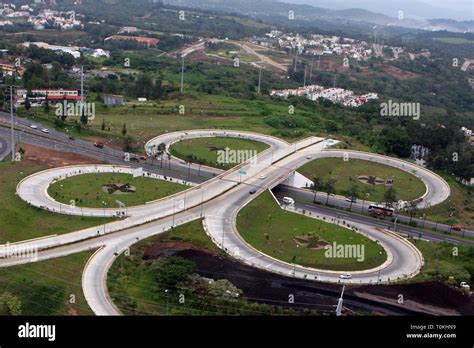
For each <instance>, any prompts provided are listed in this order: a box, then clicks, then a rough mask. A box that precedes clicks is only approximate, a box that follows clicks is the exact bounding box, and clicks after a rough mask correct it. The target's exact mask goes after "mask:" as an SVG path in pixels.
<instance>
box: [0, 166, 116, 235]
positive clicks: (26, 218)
mask: <svg viewBox="0 0 474 348" xmlns="http://www.w3.org/2000/svg"><path fill="white" fill-rule="evenodd" d="M44 169H47V168H46V166H44V165H40V164H37V163H35V162H33V161H30V160H23V161H22V162H19V163H14V164H12V163H10V162H0V172H1V176H0V221H1V225H0V243H6V242H10V243H13V242H18V241H22V240H28V239H33V238H39V237H45V236H49V235H55V234H64V233H68V232H73V231H77V230H81V229H85V228H88V227H94V226H98V225H101V224H104V223H107V222H110V221H112V220H111V219H109V218H106V219H104V218H90V217H87V218H85V217H78V216H68V215H61V214H58V213H51V212H47V211H45V210H42V209H39V208H36V207H32V206H30V205H28V204H27V203H26V202H25V201H23V200H22V199H21V198H19V197H18V196H17V195H16V185H17V183H18V182H19V181H20V180H22V179H23V178H25V177H27V176H28V175H30V174H33V173H35V172H38V171H41V170H44Z"/></svg>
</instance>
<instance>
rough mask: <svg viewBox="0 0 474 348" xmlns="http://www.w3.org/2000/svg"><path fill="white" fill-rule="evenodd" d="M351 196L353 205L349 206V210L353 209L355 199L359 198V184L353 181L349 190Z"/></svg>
mask: <svg viewBox="0 0 474 348" xmlns="http://www.w3.org/2000/svg"><path fill="white" fill-rule="evenodd" d="M347 193H348V195H349V198H350V200H351V205H350V207H349V211H352V204H353V203H354V200H355V199H357V198H359V187H358V186H357V184H356V183H352V184H351V186H350V187H349V190H348V191H347Z"/></svg>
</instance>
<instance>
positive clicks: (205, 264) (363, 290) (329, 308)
mask: <svg viewBox="0 0 474 348" xmlns="http://www.w3.org/2000/svg"><path fill="white" fill-rule="evenodd" d="M170 256H180V257H183V258H185V259H188V260H190V261H193V262H194V263H195V264H196V273H198V274H199V275H201V276H203V277H206V278H212V279H215V280H216V279H227V280H229V281H230V282H232V283H233V284H234V285H235V286H236V287H237V288H239V289H241V290H242V291H243V296H244V297H246V298H247V299H248V300H249V301H254V302H258V303H265V304H269V305H278V306H285V307H290V306H291V307H292V308H294V307H298V308H308V309H314V310H319V311H322V312H329V313H334V309H333V307H334V308H335V306H336V305H337V302H338V298H339V296H340V292H341V288H342V287H341V286H340V285H338V284H324V283H318V282H314V281H308V280H303V279H294V278H291V277H285V276H281V275H278V274H274V273H271V272H266V271H262V270H259V269H256V268H253V267H250V266H247V265H244V264H242V263H240V262H237V261H235V260H234V259H232V258H230V257H227V256H226V255H223V254H215V253H211V252H210V251H208V250H207V249H205V248H201V247H196V246H194V245H193V244H191V243H187V242H182V241H169V240H167V241H162V242H156V243H154V244H153V245H151V246H150V247H148V248H147V249H146V251H145V252H144V254H143V259H144V260H153V259H157V258H163V257H170ZM441 285H442V284H441ZM418 286H419V284H411V285H404V286H403V287H406V288H404V289H405V290H404V291H405V293H407V295H406V296H408V297H406V298H407V300H408V301H406V303H405V305H399V304H397V303H396V299H397V298H398V297H397V296H398V293H399V291H401V290H400V289H399V287H398V286H393V289H392V286H387V288H388V289H389V290H390V291H388V290H387V293H385V292H384V287H383V286H367V287H346V293H345V295H344V308H347V309H345V313H346V314H348V313H351V312H353V311H356V310H359V311H364V312H368V313H371V314H375V315H413V314H420V313H429V314H433V308H434V307H436V305H435V304H432V307H433V308H429V307H428V306H424V307H421V306H418V302H417V299H418V298H417V297H416V296H415V295H414V294H416V293H417V292H419V293H420V294H424V292H430V291H432V290H427V288H429V287H430V285H429V284H428V285H427V286H426V287H423V288H421V289H418ZM442 286H444V285H442ZM435 291H436V290H435ZM359 293H360V294H359ZM289 294H293V295H294V296H295V304H292V305H290V304H288V296H289ZM394 294H396V295H394ZM442 294H443V295H442V297H443V298H444V296H450V293H442ZM370 296H380V298H376V297H373V298H370ZM427 296H431V295H427ZM422 298H423V297H421V298H420V301H421V300H422ZM394 299H395V300H394ZM439 301H442V298H441V299H440V300H439ZM457 301H459V300H457ZM445 303H447V305H445V307H446V306H449V305H450V304H451V302H449V301H446V302H445ZM456 303H458V302H456ZM464 303H469V301H464ZM445 307H443V308H445ZM441 310H442V309H441ZM455 314H456V313H455Z"/></svg>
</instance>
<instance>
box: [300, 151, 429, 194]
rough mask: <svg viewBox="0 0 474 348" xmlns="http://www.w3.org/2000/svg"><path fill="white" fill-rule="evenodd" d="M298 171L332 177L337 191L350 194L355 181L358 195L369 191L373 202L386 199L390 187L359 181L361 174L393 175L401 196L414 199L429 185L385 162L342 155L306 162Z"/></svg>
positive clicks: (311, 175) (327, 177)
mask: <svg viewBox="0 0 474 348" xmlns="http://www.w3.org/2000/svg"><path fill="white" fill-rule="evenodd" d="M298 172H300V173H301V174H303V175H304V176H306V177H307V178H308V179H310V180H313V178H314V177H318V178H321V180H322V181H323V182H326V181H327V180H328V179H329V178H334V179H336V180H337V181H336V185H335V187H336V194H338V195H342V196H348V194H347V192H348V190H349V188H350V186H351V184H352V183H355V184H356V185H357V187H358V188H359V197H361V198H363V196H365V193H369V195H370V196H369V198H368V199H369V200H370V201H373V202H381V201H383V200H384V199H383V196H384V193H385V191H386V189H387V187H386V186H385V185H383V184H382V185H375V186H372V185H371V184H366V183H363V182H360V181H359V180H358V177H359V176H361V175H365V176H369V175H373V176H377V177H379V178H382V179H394V185H393V187H394V189H395V191H396V194H397V198H398V199H402V200H412V199H415V198H419V197H421V196H422V195H423V194H424V193H425V192H426V188H425V185H424V184H423V182H422V181H421V180H420V179H418V178H416V177H415V176H414V175H412V174H410V173H407V172H404V171H402V170H400V169H396V168H393V167H390V166H387V165H384V164H379V163H375V162H370V161H363V160H356V159H349V161H347V162H345V161H343V159H342V158H322V159H318V160H315V161H312V162H310V163H307V164H305V165H304V166H303V167H301V168H299V169H298Z"/></svg>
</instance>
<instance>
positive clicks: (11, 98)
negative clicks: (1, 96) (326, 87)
mask: <svg viewBox="0 0 474 348" xmlns="http://www.w3.org/2000/svg"><path fill="white" fill-rule="evenodd" d="M10 119H11V133H12V134H11V136H12V162H14V161H15V149H16V146H15V131H14V128H13V85H11V86H10Z"/></svg>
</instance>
